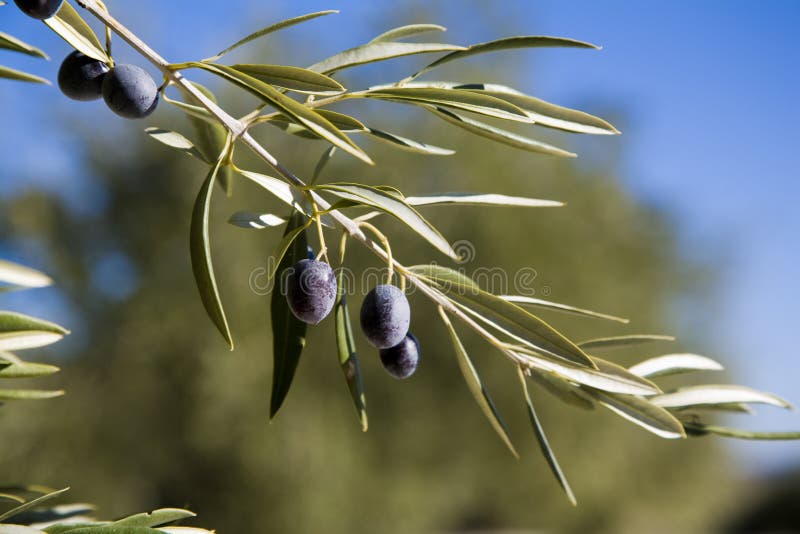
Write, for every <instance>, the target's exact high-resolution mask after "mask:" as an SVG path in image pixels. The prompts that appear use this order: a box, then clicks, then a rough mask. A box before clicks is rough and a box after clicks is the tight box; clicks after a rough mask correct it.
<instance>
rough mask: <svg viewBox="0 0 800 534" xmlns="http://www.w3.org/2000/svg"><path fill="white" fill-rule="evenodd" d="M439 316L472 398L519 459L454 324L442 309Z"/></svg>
mask: <svg viewBox="0 0 800 534" xmlns="http://www.w3.org/2000/svg"><path fill="white" fill-rule="evenodd" d="M439 315H440V316H441V318H442V322H443V323H444V325H445V326H446V327H447V331H448V332H449V333H450V339H451V341H452V342H453V348H454V349H455V352H456V356H457V360H458V368H459V369H461V374H462V375H464V381H465V382H466V383H467V387H468V388H469V391H470V393H472V396H473V397H474V398H475V401H476V402H477V403H478V406H480V408H481V411H483V414H484V415H485V416H486V419H488V420H489V423H490V424H491V425H492V428H494V431H495V432H497V435H498V436H500V439H501V440H502V441H503V443H505V444H506V447H508V450H510V451H511V454H513V455H514V457H515V458H519V454H517V451H516V449H515V448H514V445H513V444H512V443H511V438H510V437H509V435H508V430H507V429H506V425H505V423H503V420H502V419H501V417H500V414H499V413H498V412H497V408H495V406H494V402H492V398H491V397H490V396H489V393H488V392H487V391H486V388H485V387H484V386H483V383H482V382H481V379H480V377H479V376H478V372H477V371H476V370H475V366H474V365H473V364H472V360H470V358H469V356H468V355H467V351H466V349H464V345H462V344H461V340H460V339H459V337H458V334H456V330H455V328H454V327H453V324H452V323H451V322H450V318H449V317H448V316H447V314H446V313H445V311H444V310H443V309H442V308H441V307H440V308H439Z"/></svg>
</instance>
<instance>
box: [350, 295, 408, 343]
mask: <svg viewBox="0 0 800 534" xmlns="http://www.w3.org/2000/svg"><path fill="white" fill-rule="evenodd" d="M410 322H411V308H410V307H409V306H408V300H407V299H406V296H405V295H404V294H403V292H402V291H400V290H399V289H398V288H396V287H395V286H391V285H380V286H376V287H375V288H374V289H373V290H372V291H370V292H369V293H367V296H366V297H365V298H364V302H363V303H362V304H361V330H362V331H363V332H364V336H366V338H367V341H369V342H370V344H372V346H373V347H375V348H376V349H388V348H389V347H394V346H395V345H397V344H398V343H400V342H401V341H402V340H403V338H404V337H405V336H406V334H407V333H408V325H409V323H410Z"/></svg>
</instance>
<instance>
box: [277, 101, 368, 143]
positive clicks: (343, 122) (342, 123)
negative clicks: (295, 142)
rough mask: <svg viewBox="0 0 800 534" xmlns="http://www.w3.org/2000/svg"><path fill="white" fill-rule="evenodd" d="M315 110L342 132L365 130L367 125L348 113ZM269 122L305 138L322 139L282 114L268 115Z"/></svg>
mask: <svg viewBox="0 0 800 534" xmlns="http://www.w3.org/2000/svg"><path fill="white" fill-rule="evenodd" d="M316 112H317V113H319V114H320V115H321V116H322V117H324V118H325V119H326V120H328V121H329V122H330V123H331V124H333V125H334V126H336V127H337V128H339V130H341V131H342V132H346V133H355V132H365V131H367V127H366V126H364V125H363V124H362V123H361V122H360V121H359V120H358V119H355V118H354V117H351V116H349V115H345V114H344V113H337V112H335V111H331V110H329V109H317V110H316ZM269 124H271V125H273V126H276V127H278V128H280V129H281V130H283V131H285V132H286V133H288V134H292V135H296V136H299V137H304V138H306V139H323V138H322V137H320V136H319V135H317V134H315V133H313V132H312V131H311V130H309V129H308V128H306V127H304V126H302V125H301V124H298V123H297V121H295V120H292V119H291V118H289V117H287V116H286V115H283V114H278V115H272V116H270V117H269ZM334 146H335V145H334Z"/></svg>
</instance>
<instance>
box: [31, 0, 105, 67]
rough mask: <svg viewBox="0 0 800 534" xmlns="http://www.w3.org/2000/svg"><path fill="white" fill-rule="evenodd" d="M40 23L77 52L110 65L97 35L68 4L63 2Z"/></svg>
mask: <svg viewBox="0 0 800 534" xmlns="http://www.w3.org/2000/svg"><path fill="white" fill-rule="evenodd" d="M42 22H44V23H45V24H46V25H47V26H48V27H49V28H50V29H51V30H53V31H54V32H56V33H57V34H58V36H59V37H61V38H62V39H64V40H65V41H66V42H67V44H69V45H70V46H71V47H72V48H74V49H75V50H77V51H78V52H80V53H82V54H84V55H87V56H89V57H92V58H94V59H97V60H99V61H103V62H104V63H109V64H110V63H111V58H109V57H108V54H106V51H105V49H104V48H103V45H102V44H100V40H99V39H98V38H97V35H95V33H94V32H93V31H92V28H90V27H89V25H88V24H86V21H84V20H83V19H82V18H81V16H80V15H79V14H78V12H77V11H75V9H74V8H73V7H72V6H71V5H70V4H69V2H66V1H65V2H64V3H63V4H61V8H60V9H59V10H58V13H56V14H55V15H54V16H52V17H50V18H49V19H45V20H43V21H42Z"/></svg>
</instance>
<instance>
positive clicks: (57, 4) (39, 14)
mask: <svg viewBox="0 0 800 534" xmlns="http://www.w3.org/2000/svg"><path fill="white" fill-rule="evenodd" d="M14 3H15V4H17V7H18V8H20V9H21V10H22V12H23V13H25V14H26V15H28V16H29V17H33V18H35V19H39V20H43V19H49V18H50V17H52V16H53V15H55V14H56V13H57V12H58V10H59V9H61V4H62V3H63V0H14Z"/></svg>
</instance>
